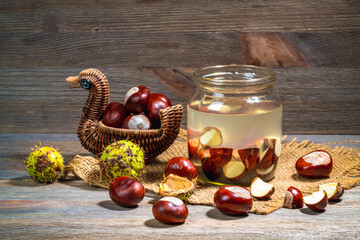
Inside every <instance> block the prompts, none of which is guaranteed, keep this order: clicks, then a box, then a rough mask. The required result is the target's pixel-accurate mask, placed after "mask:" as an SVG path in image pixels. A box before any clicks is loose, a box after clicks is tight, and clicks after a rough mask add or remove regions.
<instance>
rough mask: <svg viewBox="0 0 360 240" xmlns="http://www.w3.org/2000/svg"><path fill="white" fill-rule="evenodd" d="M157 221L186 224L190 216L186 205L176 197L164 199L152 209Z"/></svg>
mask: <svg viewBox="0 0 360 240" xmlns="http://www.w3.org/2000/svg"><path fill="white" fill-rule="evenodd" d="M152 212H153V215H154V217H155V219H156V220H158V221H159V222H162V223H166V224H180V223H184V222H185V220H186V218H187V216H188V209H187V207H186V205H185V203H184V202H183V201H182V200H180V199H179V198H176V197H163V198H161V199H160V200H159V201H157V202H156V203H155V204H154V205H153V208H152Z"/></svg>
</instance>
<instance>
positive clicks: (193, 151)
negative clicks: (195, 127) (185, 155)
mask: <svg viewBox="0 0 360 240" xmlns="http://www.w3.org/2000/svg"><path fill="white" fill-rule="evenodd" d="M187 143H188V152H189V158H190V159H193V160H195V159H196V158H197V152H198V147H199V139H198V138H190V139H188V140H187Z"/></svg>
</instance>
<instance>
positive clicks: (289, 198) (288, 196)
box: [284, 187, 304, 209]
mask: <svg viewBox="0 0 360 240" xmlns="http://www.w3.org/2000/svg"><path fill="white" fill-rule="evenodd" d="M303 206H304V202H303V194H302V192H301V191H300V190H299V189H297V188H296V187H289V188H288V189H287V191H286V193H285V199H284V207H285V208H290V209H296V208H302V207H303Z"/></svg>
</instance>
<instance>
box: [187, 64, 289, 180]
mask: <svg viewBox="0 0 360 240" xmlns="http://www.w3.org/2000/svg"><path fill="white" fill-rule="evenodd" d="M223 67H224V68H227V67H228V66H223ZM228 68H230V69H219V68H215V70H214V71H215V73H216V72H220V74H221V79H220V80H224V79H229V75H231V78H230V81H228V82H225V83H224V84H223V85H221V84H220V87H219V82H220V83H222V81H219V78H217V79H215V80H214V79H213V78H210V80H209V79H208V82H206V83H205V84H204V83H203V84H201V80H203V78H204V74H202V75H201V80H200V82H199V84H198V85H200V87H199V86H198V88H197V90H196V91H195V93H194V94H193V97H192V99H191V101H190V102H189V103H188V106H187V114H188V118H187V120H188V121H187V127H188V147H189V156H190V159H191V160H192V161H193V162H194V164H195V165H196V166H197V168H198V171H199V176H200V178H201V179H202V180H204V181H207V182H210V183H214V184H232V185H249V184H251V182H252V180H253V179H254V178H255V177H257V176H258V177H260V178H261V179H263V180H264V181H268V180H270V179H272V178H273V177H274V174H275V170H276V167H277V164H278V158H279V156H280V154H281V135H282V105H281V102H280V99H279V98H278V97H277V95H276V94H274V92H273V90H272V85H273V81H274V78H273V77H272V76H273V75H270V76H271V79H270V80H269V79H267V81H265V82H261V80H263V78H264V76H268V75H269V73H273V72H272V71H271V70H267V69H265V70H264V69H263V68H258V67H254V66H238V65H230V67H228ZM236 69H237V70H236ZM235 70H236V71H235ZM199 71H200V73H201V70H199ZM199 71H198V76H197V77H199V74H200V73H199ZM261 71H265V73H263V72H261ZM269 71H270V72H269ZM239 72H242V73H248V72H252V73H253V72H256V74H255V75H253V76H254V77H253V78H251V79H250V80H253V79H255V81H254V82H256V81H260V83H262V85H264V86H263V87H258V85H256V86H255V87H252V86H251V85H249V84H247V85H245V86H244V82H246V80H247V79H245V80H242V79H241V81H243V82H241V83H240V84H236V82H237V81H238V78H242V77H244V76H249V75H244V74H239ZM211 74H212V75H211V76H212V77H213V76H216V77H219V74H213V73H211ZM233 75H236V77H234V76H233ZM258 79H260V80H258ZM216 80H218V81H216ZM263 81H264V80H263ZM214 82H215V84H218V85H216V86H215V87H216V88H215V87H214V86H213V84H214ZM233 82H235V83H233ZM251 84H253V83H251ZM231 85H235V86H233V87H231ZM260 85H261V84H260ZM214 88H215V89H214ZM239 89H240V90H239ZM214 90H216V91H214Z"/></svg>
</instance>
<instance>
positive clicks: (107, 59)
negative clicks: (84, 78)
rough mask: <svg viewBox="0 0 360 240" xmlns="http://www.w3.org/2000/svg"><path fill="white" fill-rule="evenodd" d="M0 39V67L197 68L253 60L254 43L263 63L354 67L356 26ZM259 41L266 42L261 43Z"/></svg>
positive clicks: (359, 35)
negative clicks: (321, 30) (290, 30)
mask: <svg viewBox="0 0 360 240" xmlns="http://www.w3.org/2000/svg"><path fill="white" fill-rule="evenodd" d="M255 36H258V37H255ZM261 36H262V37H261ZM264 36H265V37H264ZM0 38H1V42H0V50H1V58H0V66H7V67H24V66H29V67H38V66H40V67H44V66H48V67H50V66H63V67H83V68H86V67H89V66H107V67H147V66H150V67H152V66H157V67H192V68H197V67H203V66H208V65H219V64H232V63H238V64H248V63H253V61H254V60H253V59H252V58H253V56H251V52H253V51H254V47H256V48H257V51H258V53H257V57H258V58H259V57H260V58H263V57H264V55H265V54H266V53H269V56H266V59H264V60H263V61H264V62H265V65H266V66H268V67H282V66H281V65H283V66H284V67H296V66H305V65H306V63H304V62H307V63H309V64H310V65H311V66H319V67H345V68H348V67H351V68H358V67H359V66H360V60H359V58H358V56H359V55H360V48H359V46H360V29H359V30H357V31H352V32H344V33H338V32H330V33H286V34H283V33H276V32H275V33H244V32H179V33H178V32H176V33H171V34H170V33H156V32H149V33H148V32H126V33H118V32H110V33H87V32H80V33H79V32H66V33H49V32H11V33H8V32H1V31H0ZM264 41H267V42H265V44H264ZM259 43H261V45H259ZM269 43H271V44H269ZM259 46H263V47H262V48H259ZM252 54H255V53H252ZM259 54H260V55H259ZM274 54H275V55H276V61H274V60H272V61H269V60H268V58H270V57H271V56H274ZM279 62H282V64H279ZM255 63H256V62H255ZM260 63H261V61H260Z"/></svg>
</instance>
